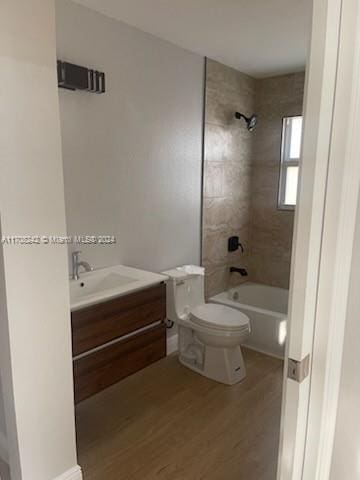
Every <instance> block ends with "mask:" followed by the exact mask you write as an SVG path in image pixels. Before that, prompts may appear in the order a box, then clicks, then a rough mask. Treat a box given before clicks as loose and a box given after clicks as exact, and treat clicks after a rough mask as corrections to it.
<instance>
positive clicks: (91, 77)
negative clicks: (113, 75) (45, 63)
mask: <svg viewBox="0 0 360 480" xmlns="http://www.w3.org/2000/svg"><path fill="white" fill-rule="evenodd" d="M57 74H58V86H59V87H60V88H66V89H67V90H85V91H87V92H93V93H105V73H104V72H98V71H97V70H91V69H89V68H86V67H80V66H79V65H74V64H73V63H68V62H62V61H61V60H58V62H57Z"/></svg>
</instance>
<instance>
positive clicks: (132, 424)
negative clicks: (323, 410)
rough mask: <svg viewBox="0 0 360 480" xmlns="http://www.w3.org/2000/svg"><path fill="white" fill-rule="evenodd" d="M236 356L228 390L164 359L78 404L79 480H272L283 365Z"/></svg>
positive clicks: (256, 357) (249, 354)
mask: <svg viewBox="0 0 360 480" xmlns="http://www.w3.org/2000/svg"><path fill="white" fill-rule="evenodd" d="M243 353H244V358H245V362H246V366H247V373H248V375H247V377H246V379H245V380H244V381H243V382H242V383H240V384H237V385H235V386H233V387H229V386H226V385H222V384H219V383H216V382H213V381H211V380H208V379H206V378H204V377H202V376H200V375H197V374H196V373H193V372H192V371H191V370H189V369H187V368H185V367H183V366H182V365H180V364H179V362H178V360H177V357H176V356H170V357H167V358H165V359H163V360H160V361H159V362H157V363H155V364H153V365H151V366H150V367H147V368H146V369H144V370H142V371H140V372H138V373H136V374H135V375H132V376H131V377H128V378H127V379H125V380H123V381H122V382H120V383H118V384H117V385H114V386H113V387H110V388H109V389H107V390H105V391H103V392H101V393H99V394H97V395H96V396H94V397H92V398H89V399H88V400H85V401H84V402H82V403H80V404H79V405H78V406H77V407H76V420H77V437H78V438H77V441H78V455H79V463H80V465H81V466H82V468H83V472H84V477H85V480H245V479H246V480H275V478H276V463H277V451H278V439H279V424H280V407H281V388H282V362H281V361H280V360H277V359H274V358H271V357H268V356H266V355H263V354H260V353H257V352H253V351H251V350H245V349H244V351H243Z"/></svg>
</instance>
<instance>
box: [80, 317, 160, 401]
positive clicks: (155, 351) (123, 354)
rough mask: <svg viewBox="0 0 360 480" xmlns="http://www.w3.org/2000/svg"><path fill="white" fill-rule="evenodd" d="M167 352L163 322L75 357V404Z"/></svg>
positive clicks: (158, 358)
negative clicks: (92, 351)
mask: <svg viewBox="0 0 360 480" xmlns="http://www.w3.org/2000/svg"><path fill="white" fill-rule="evenodd" d="M165 355H166V327H165V325H164V324H160V325H157V326H155V327H150V328H149V329H148V330H146V331H144V332H141V333H138V334H135V335H133V336H132V337H128V338H126V339H125V340H119V342H116V343H114V344H111V345H109V346H107V347H104V348H103V349H101V350H98V351H95V352H94V353H90V354H89V355H86V356H84V357H80V358H79V359H77V360H74V387H75V403H78V402H80V401H81V400H85V398H88V397H91V396H92V395H94V394H95V393H97V392H100V391H101V390H104V389H105V388H107V387H109V386H110V385H113V384H114V383H116V382H118V381H119V380H122V379H123V378H125V377H127V376H129V375H131V374H133V373H135V372H137V371H138V370H141V369H142V368H144V367H146V366H148V365H150V364H151V363H154V362H156V361H157V360H160V359H161V358H163V357H165Z"/></svg>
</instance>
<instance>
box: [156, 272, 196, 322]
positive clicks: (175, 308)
mask: <svg viewBox="0 0 360 480" xmlns="http://www.w3.org/2000/svg"><path fill="white" fill-rule="evenodd" d="M180 268H181V267H180ZM197 268H198V269H199V271H202V272H203V271H204V269H200V267H197ZM162 273H163V274H164V275H167V276H168V277H169V279H168V280H167V282H166V316H167V318H168V319H169V320H172V321H173V322H176V321H178V320H179V319H182V318H184V317H186V316H187V315H188V314H189V312H190V310H192V309H193V308H194V307H196V306H197V305H200V304H201V303H205V295H204V274H194V273H187V272H185V271H183V270H180V269H177V268H174V269H173V270H167V271H166V272H162Z"/></svg>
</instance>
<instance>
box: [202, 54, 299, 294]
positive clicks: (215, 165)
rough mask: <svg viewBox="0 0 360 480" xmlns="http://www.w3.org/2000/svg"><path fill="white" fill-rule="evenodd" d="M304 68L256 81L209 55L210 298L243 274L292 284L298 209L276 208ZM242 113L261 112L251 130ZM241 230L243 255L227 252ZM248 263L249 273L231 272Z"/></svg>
mask: <svg viewBox="0 0 360 480" xmlns="http://www.w3.org/2000/svg"><path fill="white" fill-rule="evenodd" d="M303 86H304V74H303V73H296V74H291V75H282V76H277V77H272V78H265V79H254V78H251V77H249V76H248V75H245V74H243V73H241V72H239V71H237V70H235V69H233V68H230V67H227V66H225V65H222V64H221V63H218V62H215V61H213V60H207V74H206V97H205V102H206V103H205V152H204V189H203V242H202V263H203V266H204V267H205V268H206V294H207V296H211V295H214V294H217V293H219V292H221V291H224V290H227V289H228V288H229V287H232V286H235V285H237V284H239V283H242V282H244V281H246V280H251V281H255V282H257V283H264V284H267V285H273V286H278V287H282V288H288V284H289V272H290V257H291V241H292V231H293V218H294V212H293V211H288V210H278V208H277V192H278V179H279V166H280V150H281V129H282V118H283V117H284V116H291V115H299V114H301V113H302V102H303ZM236 111H239V112H241V113H243V114H245V115H247V116H250V115H252V114H253V113H256V114H257V115H258V116H259V118H258V125H257V127H256V128H255V130H254V131H253V132H249V131H248V130H247V128H246V125H245V123H244V122H242V121H241V120H237V119H236V118H235V112H236ZM232 235H237V236H239V239H240V242H241V243H242V244H243V246H244V250H245V251H244V253H243V254H242V253H241V251H240V250H238V251H237V252H228V251H227V240H228V238H229V237H230V236H232ZM230 266H237V267H243V268H246V269H247V271H248V273H249V277H241V276H240V275H239V274H237V273H232V274H230V271H229V267H230Z"/></svg>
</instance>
